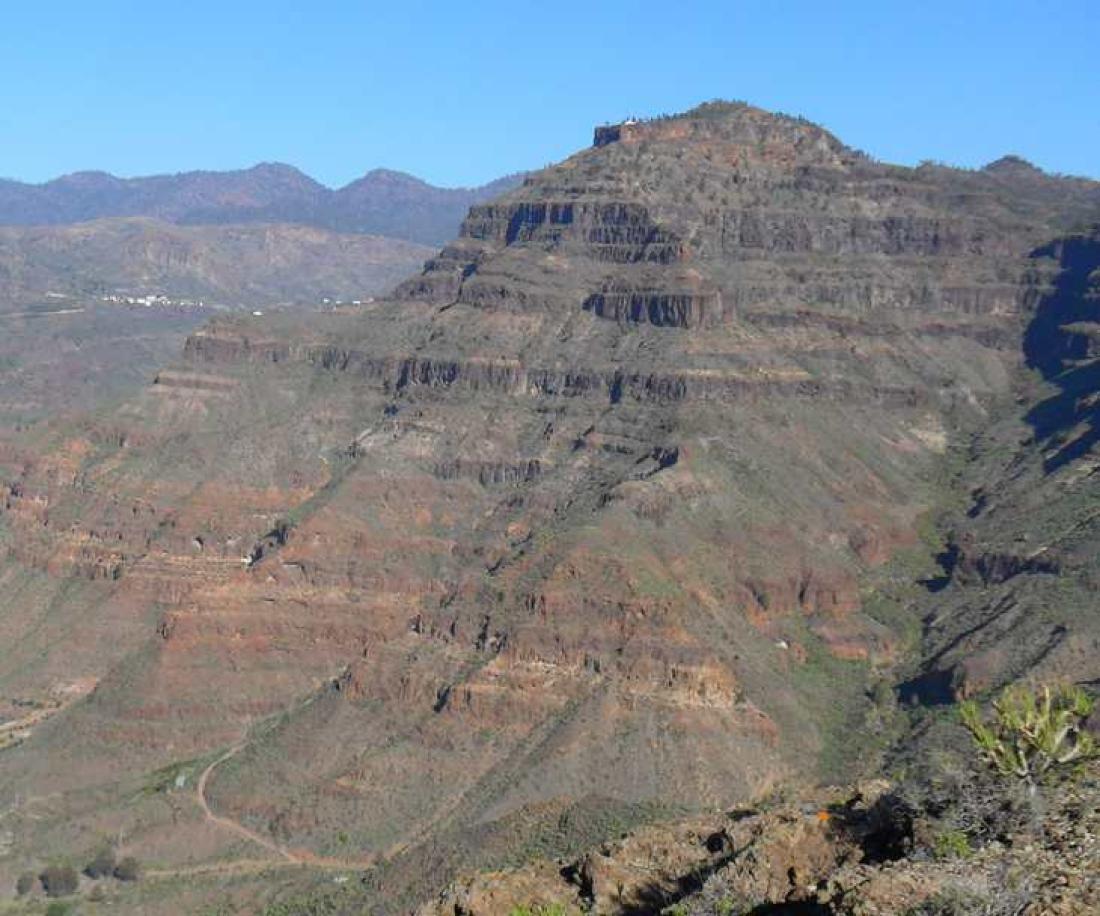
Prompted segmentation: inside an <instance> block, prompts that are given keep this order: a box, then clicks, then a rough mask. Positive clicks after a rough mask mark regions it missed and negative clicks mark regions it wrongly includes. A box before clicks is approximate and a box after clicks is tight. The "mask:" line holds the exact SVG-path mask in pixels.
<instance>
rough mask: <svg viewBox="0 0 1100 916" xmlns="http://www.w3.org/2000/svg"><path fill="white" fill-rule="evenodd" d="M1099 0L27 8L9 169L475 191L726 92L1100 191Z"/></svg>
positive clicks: (4, 57)
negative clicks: (1019, 165) (1098, 180)
mask: <svg viewBox="0 0 1100 916" xmlns="http://www.w3.org/2000/svg"><path fill="white" fill-rule="evenodd" d="M1098 36H1100V0H1084V2H1078V0H1064V2H1042V0H1040V2H1035V0H1032V2H1030V3H1023V2H1014V0H999V2H981V0H955V2H952V3H941V2H938V0H933V2H929V0H924V2H920V3H914V2H905V3H902V2H897V0H879V2H843V0H832V2H824V0H819V2H816V3H799V2H781V0H772V2H751V3H748V2H737V0H725V2H718V0H716V2H702V0H700V2H692V0H678V2H677V0H666V2H663V3H650V2H646V0H635V2H629V3H628V2H603V3H601V2H599V0H588V2H572V0H563V2H555V0H542V2H524V0H515V2H512V3H497V2H477V0H472V2H470V0H467V2H450V3H427V2H420V0H403V2H398V3H393V2H389V3H385V4H382V3H367V2H350V0H347V2H325V0H312V2H305V0H299V2H293V3H290V2H283V0H265V2H262V3H260V2H234V0H221V2H208V0H190V2H188V3H171V4H169V3H159V2H149V0H141V2H134V0H96V2H89V0H38V2H34V3H31V2H24V0H9V2H8V3H5V4H4V5H3V8H2V11H0V175H4V176H7V177H12V178H19V179H22V180H30V181H42V180H45V179H47V178H51V177H54V176H56V175H58V174H62V173H65V172H70V171H74V170H77V169H90V168H96V169H105V170H108V171H111V172H114V173H116V174H120V175H138V174H150V173H160V172H174V171H180V170H185V169H191V168H217V169H221V168H237V167H243V166H247V165H251V164H253V163H255V162H258V161H263V160H267V161H276V160H277V161H283V162H289V163H292V164H294V165H297V166H298V167H300V168H302V169H303V170H304V171H306V172H308V173H310V174H311V175H313V176H314V177H316V178H318V179H319V180H321V181H324V182H325V183H326V184H330V185H339V184H343V183H346V182H347V181H350V180H352V179H353V178H355V177H357V176H359V175H360V174H362V173H363V172H365V171H367V170H368V169H370V168H373V167H376V166H385V167H390V168H399V169H403V170H406V171H410V172H413V173H415V174H417V175H420V176H422V177H424V178H427V179H428V180H431V181H433V182H436V183H439V184H448V185H459V184H477V183H481V182H483V181H486V180H489V179H491V178H494V177H496V176H499V175H501V174H504V173H506V172H511V171H516V170H519V169H524V168H533V167H538V166H541V165H545V164H546V163H548V162H552V161H555V160H558V159H561V158H563V157H565V156H567V155H569V154H570V153H571V152H573V151H574V150H576V149H578V148H579V147H582V146H585V145H586V144H587V143H588V142H589V141H590V138H591V129H592V126H593V125H594V124H596V123H600V122H603V121H607V120H617V119H619V118H622V117H625V116H627V115H631V114H633V115H639V116H644V115H650V114H659V113H662V112H671V111H679V110H682V109H685V108H689V107H691V106H692V105H694V104H695V103H697V102H700V101H704V100H707V99H711V98H737V99H744V100H746V101H749V102H752V103H754V104H757V105H761V106H763V107H766V108H772V109H776V110H780V111H785V112H788V113H792V114H802V115H805V116H806V117H808V118H810V119H811V120H814V121H817V122H819V123H821V124H824V125H825V126H826V127H828V128H830V129H831V130H833V131H834V132H835V133H837V134H838V135H839V136H840V137H841V139H843V140H844V141H846V142H847V143H849V144H851V145H853V146H857V147H860V148H862V149H864V150H866V151H867V152H869V153H871V154H872V155H874V156H876V157H878V158H880V159H884V160H888V161H892V162H901V163H916V162H918V161H920V160H922V159H938V160H943V161H946V162H950V163H953V164H958V165H964V166H977V165H981V164H983V163H985V162H987V161H989V160H991V159H994V158H997V157H998V156H1000V155H1002V154H1003V153H1007V152H1013V153H1017V154H1019V155H1022V156H1024V157H1026V158H1028V159H1031V160H1032V161H1034V162H1036V163H1037V164H1039V165H1041V166H1042V167H1044V168H1047V169H1050V170H1054V171H1061V172H1069V173H1074V174H1087V175H1092V176H1094V177H1100V104H1098V102H1100V41H1098Z"/></svg>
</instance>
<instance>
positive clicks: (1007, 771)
mask: <svg viewBox="0 0 1100 916" xmlns="http://www.w3.org/2000/svg"><path fill="white" fill-rule="evenodd" d="M1094 706H1095V701H1094V700H1093V699H1092V697H1090V696H1089V695H1088V694H1087V693H1085V691H1084V690H1082V689H1081V688H1080V687H1058V688H1054V689H1052V688H1051V687H1050V686H1044V687H1042V688H1040V689H1039V690H1037V691H1036V690H1032V689H1030V688H1028V687H1026V686H1024V685H1014V686H1012V687H1008V688H1006V689H1005V691H1004V692H1003V693H1002V694H1001V696H1000V697H999V698H998V699H997V700H995V701H994V702H993V713H994V715H993V719H992V721H990V722H988V723H987V722H986V721H985V719H984V718H983V717H982V714H981V710H980V709H979V708H978V704H977V703H975V702H974V701H972V700H971V701H968V702H965V703H963V704H962V705H961V707H960V709H959V712H960V715H961V717H962V722H963V725H964V726H965V727H966V729H967V731H969V732H970V734H971V736H972V737H973V738H974V743H975V744H976V745H977V747H978V751H979V753H980V754H981V755H982V757H983V758H985V760H986V762H987V763H988V764H989V765H990V766H991V767H993V769H994V770H996V772H997V773H999V774H1000V775H1001V776H1004V777H1009V778H1011V777H1015V778H1017V779H1021V780H1023V781H1024V782H1025V783H1026V784H1027V786H1028V788H1029V790H1030V791H1031V792H1032V793H1034V792H1035V789H1036V786H1037V785H1038V784H1039V783H1040V782H1041V781H1042V780H1043V779H1044V778H1045V777H1046V776H1047V775H1048V774H1049V773H1050V772H1051V771H1052V770H1053V769H1055V768H1058V767H1065V766H1067V765H1069V764H1076V763H1080V762H1082V761H1084V760H1087V759H1089V758H1090V757H1095V756H1097V753H1098V749H1097V746H1096V742H1095V740H1094V739H1093V737H1092V735H1090V734H1089V733H1088V732H1087V731H1085V729H1084V723H1085V720H1086V719H1088V717H1089V715H1090V714H1091V713H1092V710H1093V708H1094Z"/></svg>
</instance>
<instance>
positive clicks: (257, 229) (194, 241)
mask: <svg viewBox="0 0 1100 916" xmlns="http://www.w3.org/2000/svg"><path fill="white" fill-rule="evenodd" d="M431 251H432V249H430V248H426V247H424V246H421V245H417V244H415V243H412V242H405V241H401V240H399V239H394V238H384V237H381V236H371V235H361V234H350V233H335V232H331V231H328V230H324V229H315V228H313V227H310V226H302V225H287V224H283V223H262V224H261V223H245V224H239V225H225V226H222V225H213V226H205V225H204V226H199V225H174V224H171V223H166V222H162V221H160V220H155V219H150V218H146V217H130V218H114V219H100V220H93V221H91V222H83V223H76V224H73V225H64V226H36V227H31V228H24V227H0V302H4V301H8V302H18V301H22V300H25V299H27V298H29V297H33V296H35V295H39V296H41V295H43V294H45V293H47V292H52V293H55V294H56V293H62V294H66V295H71V296H92V297H98V296H101V295H130V296H148V295H165V296H169V297H171V298H176V299H203V300H206V301H208V302H212V303H223V304H228V305H255V306H264V305H270V304H273V303H280V302H291V303H307V304H317V303H320V302H321V300H322V299H324V298H334V299H341V298H342V299H354V298H362V297H366V296H373V295H377V294H380V293H383V292H385V291H387V290H389V289H390V288H392V287H393V286H395V285H396V284H397V283H398V282H400V281H401V280H403V279H404V278H405V277H407V276H408V275H409V274H411V273H413V272H415V271H416V270H417V269H419V267H420V266H421V264H422V263H423V262H424V260H425V259H426V258H427V256H428V255H429V254H430V253H431Z"/></svg>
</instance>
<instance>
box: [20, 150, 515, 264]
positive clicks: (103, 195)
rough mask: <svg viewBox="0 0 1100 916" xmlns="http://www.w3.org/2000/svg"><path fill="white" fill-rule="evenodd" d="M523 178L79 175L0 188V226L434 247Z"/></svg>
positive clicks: (282, 172)
mask: <svg viewBox="0 0 1100 916" xmlns="http://www.w3.org/2000/svg"><path fill="white" fill-rule="evenodd" d="M522 178H523V176H522V175H510V176H507V177H505V178H501V179H498V180H497V181H494V182H491V183H490V184H488V185H484V186H482V187H478V188H437V187H434V186H432V185H430V184H427V183H426V182H423V181H420V180H419V179H417V178H413V177H412V176H411V175H405V174H403V173H401V172H389V171H385V170H381V169H379V170H375V171H373V172H368V173H367V174H366V175H365V176H363V177H362V178H360V179H359V180H358V181H354V182H352V183H351V184H349V185H347V186H346V187H344V188H340V189H338V190H332V189H329V188H326V187H325V186H324V185H321V184H319V183H318V182H316V181H314V180H313V179H312V178H310V177H309V176H307V175H304V174H303V173H302V172H300V171H298V170H297V169H295V168H293V167H292V166H289V165H282V164H280V163H262V164H260V165H257V166H254V167H252V168H250V169H244V170H239V171H228V172H201V171H200V172H184V173H181V174H178V175H156V176H152V177H147V178H125V179H124V178H116V177H114V176H113V175H108V174H106V173H105V172H78V173H75V174H72V175H66V176H64V177H61V178H57V179H55V180H53V181H48V182H46V183H44V184H40V185H30V184H23V183H20V182H16V181H9V180H0V225H11V226H43V225H58V224H66V223H76V222H85V221H88V220H97V219H103V218H106V217H135V216H144V217H151V218H154V219H158V220H162V221H166V222H171V223H179V224H191V225H206V224H214V225H217V224H223V223H252V222H262V223H296V224H300V225H306V226H313V227H316V228H321V229H328V230H332V231H336V232H355V233H365V234H368V235H389V236H392V237H394V238H400V239H405V240H407V241H412V242H418V243H421V244H427V245H438V244H441V243H442V242H445V241H447V240H448V239H449V238H451V236H453V235H454V233H455V231H456V230H457V228H458V225H459V223H461V221H462V217H463V215H464V214H465V212H466V209H467V208H468V207H470V206H471V205H472V204H474V203H478V202H481V201H485V200H489V199H490V198H492V197H494V196H496V195H497V194H499V193H503V192H504V191H506V190H510V189H511V188H513V187H515V186H516V185H518V184H519V183H520V182H521V181H522ZM398 211H400V212H398Z"/></svg>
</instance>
